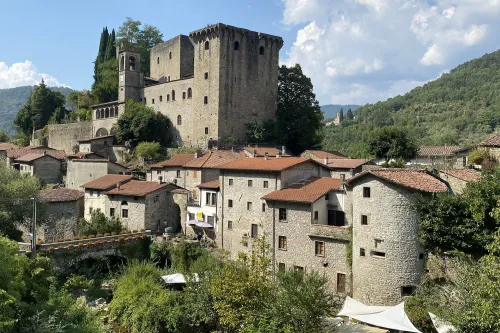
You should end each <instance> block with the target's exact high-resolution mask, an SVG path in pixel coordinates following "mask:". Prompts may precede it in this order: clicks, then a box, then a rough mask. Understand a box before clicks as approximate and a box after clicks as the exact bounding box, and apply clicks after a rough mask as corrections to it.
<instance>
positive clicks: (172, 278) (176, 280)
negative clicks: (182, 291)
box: [161, 273, 200, 284]
mask: <svg viewBox="0 0 500 333" xmlns="http://www.w3.org/2000/svg"><path fill="white" fill-rule="evenodd" d="M161 278H162V280H163V281H164V282H165V283H167V284H186V277H185V276H184V274H181V273H175V274H169V275H163V276H162V277H161ZM198 281H200V278H199V277H198V274H196V273H194V274H193V282H198Z"/></svg>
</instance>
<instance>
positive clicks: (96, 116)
mask: <svg viewBox="0 0 500 333" xmlns="http://www.w3.org/2000/svg"><path fill="white" fill-rule="evenodd" d="M95 119H101V115H100V112H99V110H95Z"/></svg>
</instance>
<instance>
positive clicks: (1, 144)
mask: <svg viewBox="0 0 500 333" xmlns="http://www.w3.org/2000/svg"><path fill="white" fill-rule="evenodd" d="M11 149H19V146H17V145H15V144H13V143H9V142H0V150H11Z"/></svg>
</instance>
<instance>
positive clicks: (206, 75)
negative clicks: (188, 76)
mask: <svg viewBox="0 0 500 333" xmlns="http://www.w3.org/2000/svg"><path fill="white" fill-rule="evenodd" d="M205 80H208V72H205Z"/></svg>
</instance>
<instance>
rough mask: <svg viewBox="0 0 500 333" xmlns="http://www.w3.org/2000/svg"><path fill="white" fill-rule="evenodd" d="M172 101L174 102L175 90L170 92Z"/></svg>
mask: <svg viewBox="0 0 500 333" xmlns="http://www.w3.org/2000/svg"><path fill="white" fill-rule="evenodd" d="M172 101H175V90H172Z"/></svg>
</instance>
